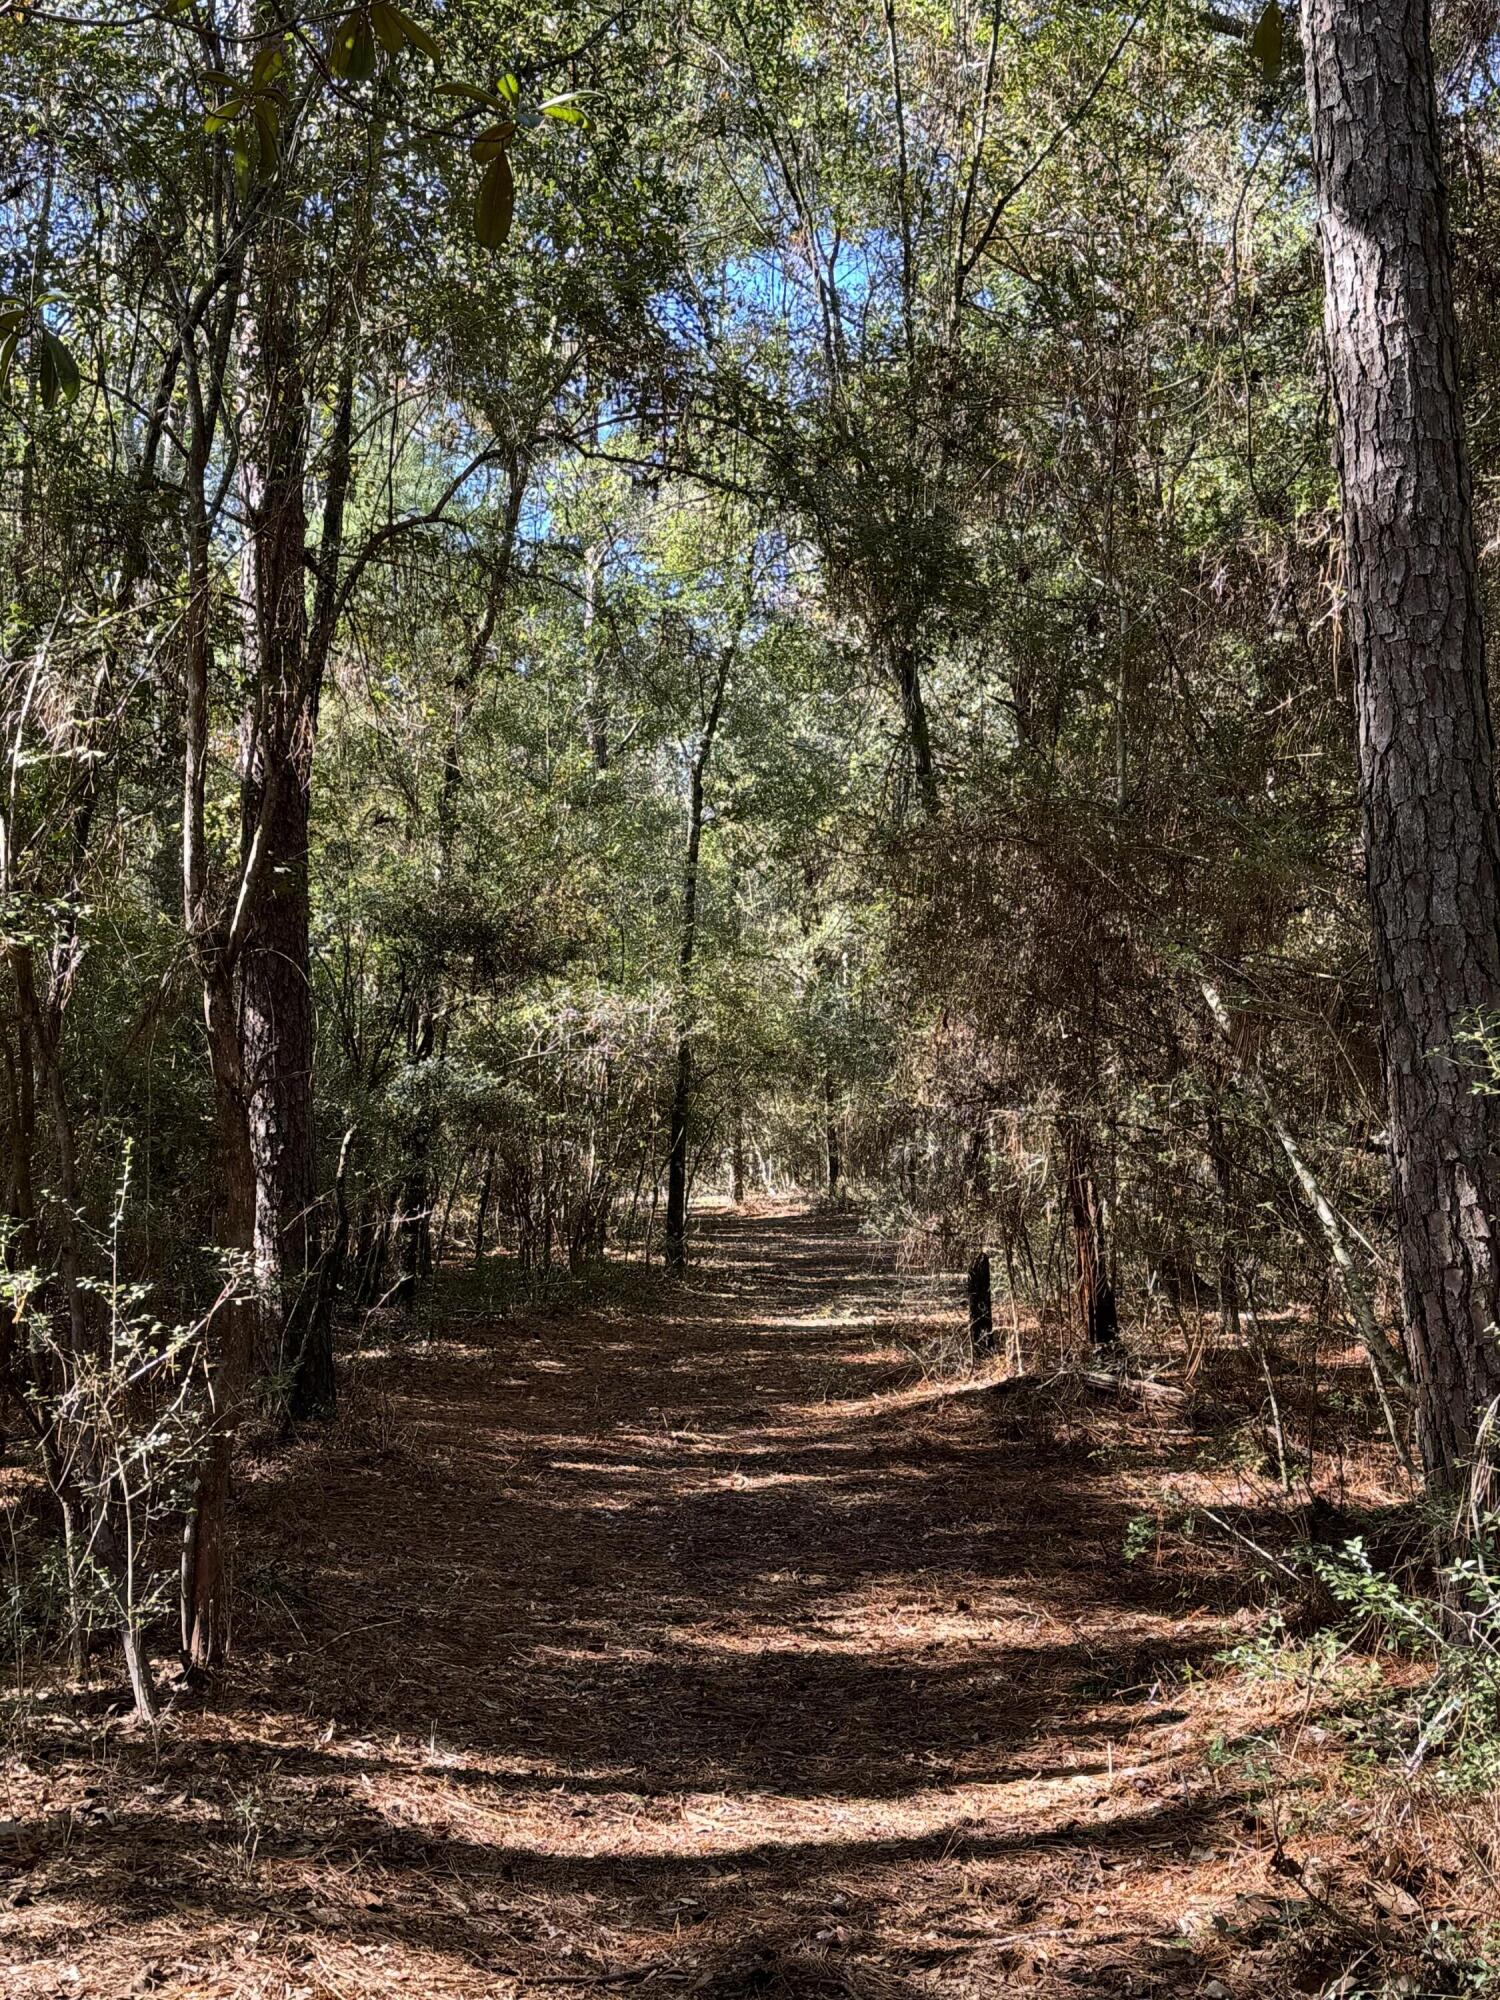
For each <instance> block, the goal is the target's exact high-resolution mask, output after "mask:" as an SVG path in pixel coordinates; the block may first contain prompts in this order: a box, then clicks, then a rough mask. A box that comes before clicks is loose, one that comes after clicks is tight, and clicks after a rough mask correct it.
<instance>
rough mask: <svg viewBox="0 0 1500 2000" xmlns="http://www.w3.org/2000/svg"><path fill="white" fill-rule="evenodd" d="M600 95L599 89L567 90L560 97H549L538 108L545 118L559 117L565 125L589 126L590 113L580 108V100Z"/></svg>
mask: <svg viewBox="0 0 1500 2000" xmlns="http://www.w3.org/2000/svg"><path fill="white" fill-rule="evenodd" d="M598 95H599V93H598V91H597V90H566V91H564V92H563V93H562V95H561V96H559V97H549V98H548V99H547V100H546V102H545V103H544V104H539V105H538V106H537V110H538V111H540V113H541V114H542V116H543V117H544V118H556V119H559V120H560V121H561V122H562V123H563V124H564V125H582V126H584V127H587V125H588V123H589V115H588V113H587V112H586V111H580V110H579V108H578V104H579V100H580V99H581V98H584V97H597V96H598Z"/></svg>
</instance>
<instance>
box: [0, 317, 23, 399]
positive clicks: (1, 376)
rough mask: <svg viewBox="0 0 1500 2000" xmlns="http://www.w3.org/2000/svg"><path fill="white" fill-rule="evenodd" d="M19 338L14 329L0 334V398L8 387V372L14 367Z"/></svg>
mask: <svg viewBox="0 0 1500 2000" xmlns="http://www.w3.org/2000/svg"><path fill="white" fill-rule="evenodd" d="M20 338H21V336H20V334H19V333H18V332H16V331H15V329H14V328H12V329H11V331H10V332H9V333H6V334H0V396H3V395H4V394H5V392H6V390H7V388H8V387H9V386H10V371H11V369H12V368H13V367H14V365H15V359H16V343H17V342H18V341H19V340H20Z"/></svg>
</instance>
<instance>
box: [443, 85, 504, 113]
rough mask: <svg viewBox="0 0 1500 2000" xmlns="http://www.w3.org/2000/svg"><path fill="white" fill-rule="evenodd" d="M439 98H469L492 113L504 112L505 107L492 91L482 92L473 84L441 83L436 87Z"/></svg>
mask: <svg viewBox="0 0 1500 2000" xmlns="http://www.w3.org/2000/svg"><path fill="white" fill-rule="evenodd" d="M435 88H436V95H437V96H439V97H467V98H468V99H469V100H470V101H471V102H472V103H474V104H484V105H487V106H488V107H489V109H490V110H491V111H503V110H504V109H505V106H504V105H503V104H502V103H501V102H500V100H499V98H498V97H496V95H495V94H494V92H493V91H491V90H480V89H479V88H478V86H477V85H476V84H472V83H440V84H438V85H437V86H436V87H435Z"/></svg>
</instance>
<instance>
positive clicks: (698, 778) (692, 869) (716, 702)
mask: <svg viewBox="0 0 1500 2000" xmlns="http://www.w3.org/2000/svg"><path fill="white" fill-rule="evenodd" d="M735 650H736V649H735V647H733V646H731V647H729V648H728V649H727V650H726V651H725V653H724V656H723V658H722V660H721V661H720V663H719V672H718V677H717V680H716V682H715V685H714V692H713V698H712V701H711V702H710V704H709V709H708V713H707V715H706V716H705V718H704V724H703V732H702V734H701V736H700V737H699V739H698V749H697V754H696V755H695V756H694V758H693V765H692V770H691V773H690V774H689V779H688V837H687V850H686V852H685V853H684V855H683V858H682V920H681V927H680V929H679V931H678V946H677V986H678V1010H679V1012H678V1032H677V1066H676V1072H675V1075H674V1077H673V1081H672V1110H671V1118H670V1122H669V1124H668V1127H667V1214H666V1223H665V1227H664V1230H663V1245H664V1254H665V1260H666V1266H667V1269H668V1270H669V1271H671V1272H673V1273H676V1272H680V1271H681V1270H682V1268H683V1265H684V1264H685V1263H686V1261H687V1190H688V1158H687V1153H688V1120H689V1117H690V1114H691V1111H692V1103H693V1027H694V1022H693V994H692V976H693V952H694V948H695V946H696V944H697V939H698V856H699V852H700V850H701V848H702V845H703V785H704V780H705V778H706V777H707V775H708V761H709V759H710V757H712V755H713V748H714V737H715V735H716V734H717V733H718V728H719V718H720V716H721V715H722V714H723V712H724V696H725V693H726V691H727V689H728V686H729V670H730V668H731V666H732V665H733V663H734V656H735Z"/></svg>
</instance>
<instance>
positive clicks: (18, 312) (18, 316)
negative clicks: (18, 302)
mask: <svg viewBox="0 0 1500 2000" xmlns="http://www.w3.org/2000/svg"><path fill="white" fill-rule="evenodd" d="M25 317H26V308H25V306H7V307H6V308H5V310H4V311H3V312H0V333H10V332H11V331H13V329H14V328H16V327H18V326H19V325H20V324H21V322H22V320H23V319H25Z"/></svg>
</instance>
